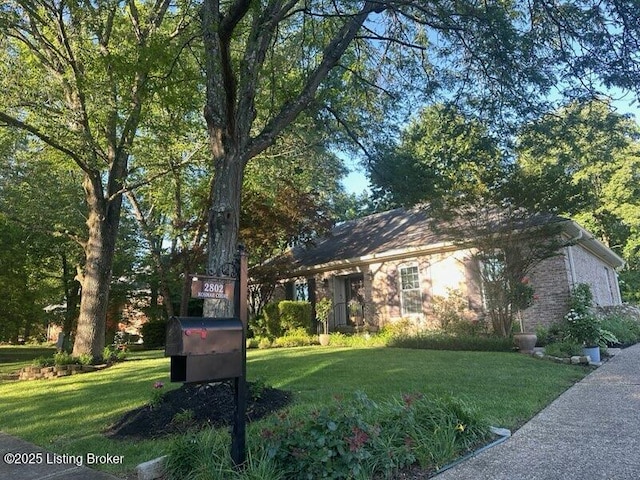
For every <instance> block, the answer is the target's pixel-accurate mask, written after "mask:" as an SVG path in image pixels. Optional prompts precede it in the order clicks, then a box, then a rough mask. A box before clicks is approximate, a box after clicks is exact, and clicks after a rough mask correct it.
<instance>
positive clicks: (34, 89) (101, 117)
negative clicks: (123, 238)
mask: <svg viewBox="0 0 640 480" xmlns="http://www.w3.org/2000/svg"><path fill="white" fill-rule="evenodd" d="M169 7H170V1H169V0H160V1H157V2H147V1H135V0H131V1H93V2H77V1H68V0H10V1H8V2H5V3H4V4H3V6H2V7H1V9H0V30H1V32H2V40H0V42H1V43H0V47H1V49H0V60H1V61H0V64H1V66H0V89H1V90H2V92H3V93H2V104H1V105H2V106H1V107H0V122H2V124H3V125H4V126H9V127H12V128H17V129H22V130H24V131H26V132H28V133H29V134H30V135H31V136H32V137H33V138H35V139H37V140H39V141H40V142H42V143H43V144H46V145H47V146H48V147H50V148H52V149H55V150H57V151H59V152H60V153H62V154H63V155H65V156H67V157H68V158H69V159H71V160H72V161H73V162H74V163H75V165H76V167H77V168H79V169H80V170H81V171H82V174H83V180H82V186H83V189H84V195H85V200H86V204H87V211H88V214H87V217H88V218H87V227H88V235H87V237H86V239H85V241H84V254H85V261H84V265H83V269H82V271H81V272H80V274H79V280H80V283H81V284H82V300H81V305H80V315H79V319H78V328H77V335H76V339H75V344H74V348H73V353H74V355H80V354H90V355H92V356H93V357H94V358H100V357H101V355H102V350H103V347H104V342H105V318H106V310H107V305H108V297H109V283H110V279H111V271H112V263H113V258H114V251H115V245H116V238H117V234H118V227H119V222H120V213H121V207H122V189H123V187H124V182H125V180H126V178H127V174H128V172H129V168H130V165H129V162H130V152H131V148H132V145H133V144H134V141H135V138H136V133H137V130H138V126H139V125H140V123H141V121H142V119H143V115H144V105H145V102H146V101H147V100H148V98H149V94H150V92H152V91H154V90H155V89H156V88H157V87H158V86H159V85H161V84H162V83H163V82H164V81H165V80H166V77H167V75H168V73H169V71H170V69H171V66H172V64H173V62H172V60H173V57H175V53H176V50H175V48H172V46H174V44H175V43H176V42H175V37H176V36H177V35H178V34H179V33H180V32H181V30H182V27H183V25H182V22H183V20H184V17H183V16H182V15H183V13H184V12H182V11H181V10H180V9H179V8H171V9H170V8H169ZM167 16H169V17H171V22H164V20H165V17H167ZM163 22H164V23H171V25H163Z"/></svg>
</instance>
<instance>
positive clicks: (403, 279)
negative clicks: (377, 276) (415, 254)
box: [400, 265, 422, 315]
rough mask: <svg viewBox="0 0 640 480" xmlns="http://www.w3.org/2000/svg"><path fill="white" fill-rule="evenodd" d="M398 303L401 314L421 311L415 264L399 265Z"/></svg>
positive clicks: (412, 313) (417, 274)
mask: <svg viewBox="0 0 640 480" xmlns="http://www.w3.org/2000/svg"><path fill="white" fill-rule="evenodd" d="M400 305H401V307H402V315H420V314H421V313H422V292H421V290H420V276H419V273H418V266H417V265H407V266H404V267H400Z"/></svg>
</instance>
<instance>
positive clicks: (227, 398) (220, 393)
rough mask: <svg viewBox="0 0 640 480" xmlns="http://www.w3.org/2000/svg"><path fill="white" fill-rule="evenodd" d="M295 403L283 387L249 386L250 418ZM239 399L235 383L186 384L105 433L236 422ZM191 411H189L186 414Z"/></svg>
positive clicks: (127, 434)
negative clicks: (236, 396) (235, 393)
mask: <svg viewBox="0 0 640 480" xmlns="http://www.w3.org/2000/svg"><path fill="white" fill-rule="evenodd" d="M290 402H291V394H290V393H289V392H285V391H283V390H277V389H275V388H270V387H264V386H262V385H257V384H251V383H249V384H248V385H247V415H246V418H247V421H248V422H250V421H253V420H258V419H260V418H263V417H265V416H267V415H269V414H271V413H273V412H275V411H277V410H280V409H281V408H284V407H286V406H287V405H289V403H290ZM234 410H235V399H234V394H233V384H232V383H231V382H223V383H212V384H202V385H183V386H182V387H180V388H178V389H176V390H172V391H170V392H167V393H166V394H164V395H163V396H162V397H161V399H160V401H159V402H157V403H156V404H155V405H145V406H143V407H140V408H137V409H135V410H132V411H130V412H128V413H126V414H125V415H124V416H123V417H122V418H121V419H120V420H118V421H117V422H116V423H115V424H113V425H111V426H110V427H109V428H108V429H107V430H106V431H105V432H104V433H105V435H107V436H109V437H111V438H122V439H131V438H138V439H143V438H157V437H162V436H165V435H171V434H174V433H184V432H185V431H187V430H192V429H202V428H204V427H207V426H213V427H222V426H227V425H231V424H232V423H233V414H234ZM185 412H187V413H185Z"/></svg>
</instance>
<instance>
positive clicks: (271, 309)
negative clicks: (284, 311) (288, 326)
mask: <svg viewBox="0 0 640 480" xmlns="http://www.w3.org/2000/svg"><path fill="white" fill-rule="evenodd" d="M262 313H263V314H264V320H265V327H266V329H267V335H269V336H270V337H272V338H277V337H280V336H282V326H281V325H280V309H279V308H278V302H271V303H267V304H266V305H265V306H264V308H263V309H262Z"/></svg>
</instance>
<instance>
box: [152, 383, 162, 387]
mask: <svg viewBox="0 0 640 480" xmlns="http://www.w3.org/2000/svg"><path fill="white" fill-rule="evenodd" d="M162 387H164V383H162V382H156V383H154V384H153V388H162Z"/></svg>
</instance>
